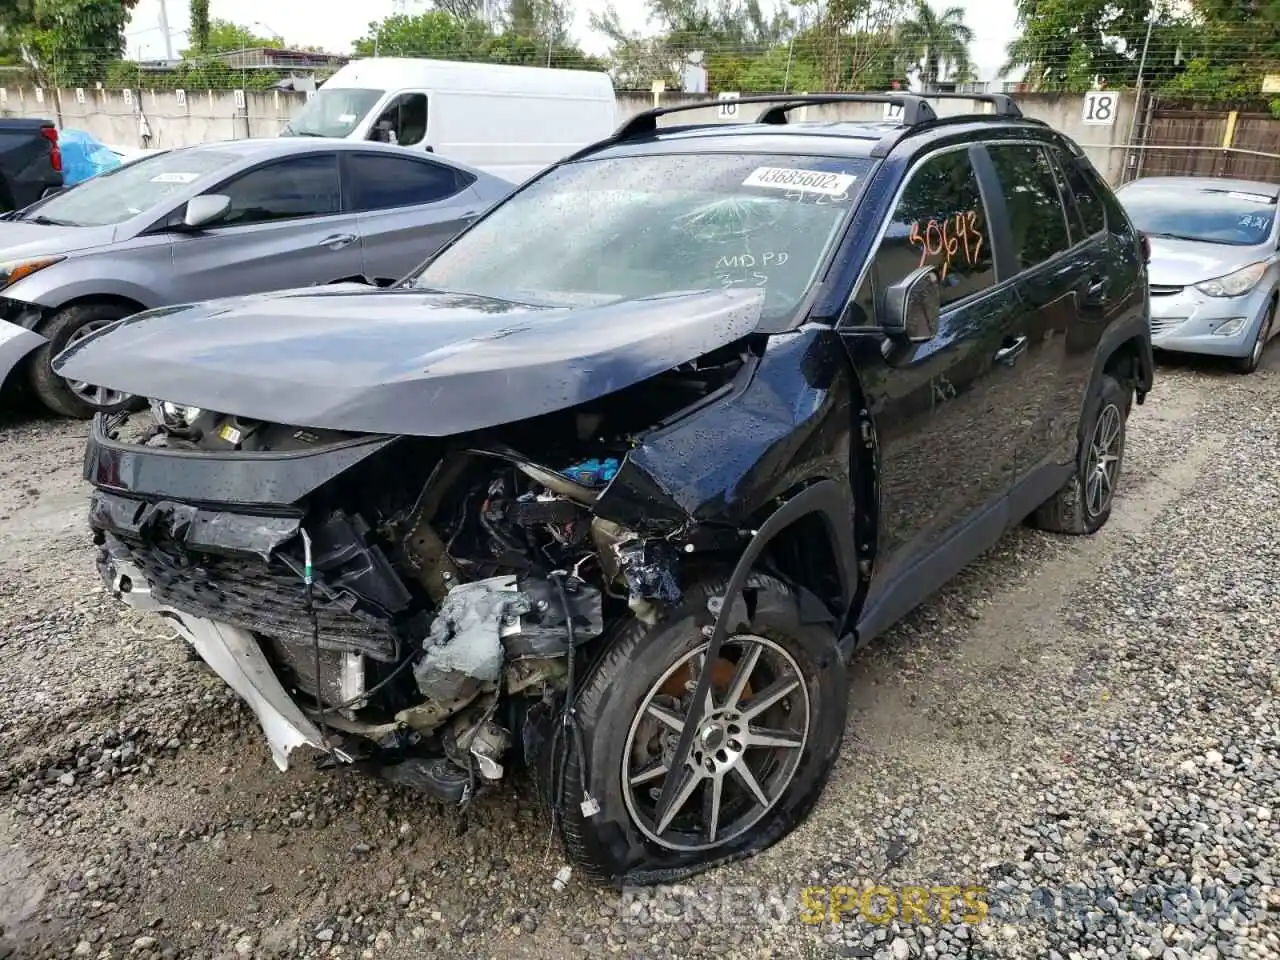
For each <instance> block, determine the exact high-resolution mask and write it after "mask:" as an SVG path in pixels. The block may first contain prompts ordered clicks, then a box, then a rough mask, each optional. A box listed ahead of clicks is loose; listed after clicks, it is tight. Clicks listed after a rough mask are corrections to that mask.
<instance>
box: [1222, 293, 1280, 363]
mask: <svg viewBox="0 0 1280 960" xmlns="http://www.w3.org/2000/svg"><path fill="white" fill-rule="evenodd" d="M1275 322H1276V301H1275V300H1272V301H1271V306H1269V307H1267V315H1266V316H1265V317H1263V318H1262V323H1260V324H1258V335H1257V336H1256V337H1255V338H1254V340H1253V347H1252V348H1251V349H1250V350H1249V355H1248V356H1247V357H1236V358H1235V359H1234V360H1233V361H1232V365H1233V366H1234V367H1235V369H1236V373H1253V372H1254V371H1255V370H1257V369H1258V365H1259V364H1260V363H1262V354H1263V352H1264V351H1265V350H1266V349H1267V340H1268V339H1270V337H1271V328H1272V327H1273V326H1274V325H1275Z"/></svg>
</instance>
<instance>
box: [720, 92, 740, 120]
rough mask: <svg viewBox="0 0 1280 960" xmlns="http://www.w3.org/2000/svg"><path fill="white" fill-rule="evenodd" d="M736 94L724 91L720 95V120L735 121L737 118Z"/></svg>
mask: <svg viewBox="0 0 1280 960" xmlns="http://www.w3.org/2000/svg"><path fill="white" fill-rule="evenodd" d="M737 100H738V93H737V92H736V91H734V92H730V91H725V92H724V93H722V94H720V119H721V120H736V119H737V118H738V103H737Z"/></svg>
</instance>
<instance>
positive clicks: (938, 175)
mask: <svg viewBox="0 0 1280 960" xmlns="http://www.w3.org/2000/svg"><path fill="white" fill-rule="evenodd" d="M928 264H932V265H934V266H936V267H937V268H938V275H939V278H940V279H941V281H942V304H943V306H946V305H947V304H948V303H953V302H955V301H956V300H961V299H963V298H964V297H968V296H971V295H972V294H975V293H977V292H978V291H980V290H983V289H985V288H987V287H989V286H991V285H992V283H994V282H995V269H994V266H993V263H992V259H991V241H990V239H989V237H988V231H987V216H986V209H985V208H984V207H983V204H982V194H981V193H980V192H979V190H978V178H977V176H976V175H975V174H974V172H973V165H972V164H971V163H970V162H969V153H968V151H967V150H953V151H950V152H948V153H942V154H939V155H937V156H936V157H931V158H930V159H928V160H926V161H925V162H924V163H922V164H921V165H920V166H918V167H916V169H915V170H914V171H912V173H911V174H910V179H909V180H908V181H907V186H906V189H905V190H904V191H903V193H902V199H901V200H899V201H898V206H897V207H896V208H895V209H894V212H893V214H892V220H891V222H890V223H889V228H888V230H887V231H886V232H885V235H884V240H883V241H882V242H881V244H880V249H879V250H878V251H876V259H875V266H874V273H875V279H876V287H877V289H878V290H879V291H881V292H883V291H884V290H885V289H886V288H887V287H890V286H892V285H893V284H894V283H896V282H897V281H899V280H901V279H902V278H903V277H905V276H906V275H907V274H909V273H911V271H913V270H915V269H917V268H919V267H923V266H926V265H928Z"/></svg>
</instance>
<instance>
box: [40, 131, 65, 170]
mask: <svg viewBox="0 0 1280 960" xmlns="http://www.w3.org/2000/svg"><path fill="white" fill-rule="evenodd" d="M40 135H41V136H42V137H44V138H45V139H46V140H48V141H49V163H50V164H51V165H52V166H53V169H54V172H55V173H61V172H62V148H61V147H60V146H58V128H57V127H41V128H40Z"/></svg>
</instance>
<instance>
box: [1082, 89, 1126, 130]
mask: <svg viewBox="0 0 1280 960" xmlns="http://www.w3.org/2000/svg"><path fill="white" fill-rule="evenodd" d="M1117 100H1118V97H1117V96H1116V94H1114V93H1111V92H1110V91H1107V90H1090V91H1089V92H1088V93H1086V94H1085V95H1084V114H1083V117H1082V119H1083V120H1084V122H1085V123H1097V124H1102V125H1104V126H1110V125H1111V124H1113V123H1115V122H1116V105H1117Z"/></svg>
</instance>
